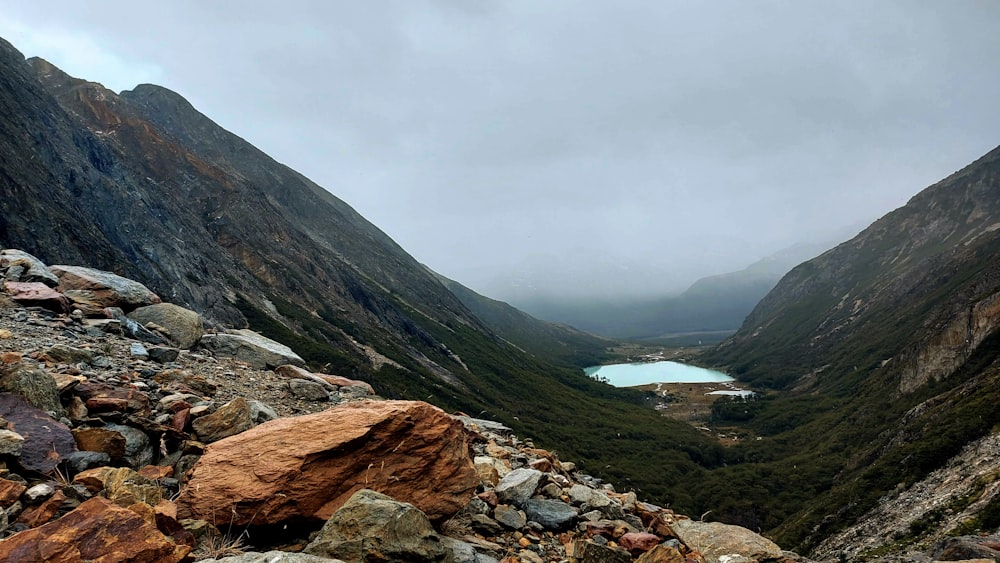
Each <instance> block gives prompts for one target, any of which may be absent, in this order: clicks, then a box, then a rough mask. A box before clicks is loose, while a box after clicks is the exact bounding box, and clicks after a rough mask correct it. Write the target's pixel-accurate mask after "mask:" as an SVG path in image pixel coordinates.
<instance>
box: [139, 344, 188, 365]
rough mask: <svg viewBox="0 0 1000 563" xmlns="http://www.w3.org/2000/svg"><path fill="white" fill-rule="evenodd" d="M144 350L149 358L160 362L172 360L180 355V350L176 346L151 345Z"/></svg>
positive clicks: (164, 362)
mask: <svg viewBox="0 0 1000 563" xmlns="http://www.w3.org/2000/svg"><path fill="white" fill-rule="evenodd" d="M146 351H147V352H148V353H149V359H151V360H153V361H154V362H159V363H161V364H166V363H168V362H172V361H174V360H176V359H177V356H180V355H181V351H180V350H178V349H177V348H167V347H164V346H152V347H150V348H149V349H148V350H146Z"/></svg>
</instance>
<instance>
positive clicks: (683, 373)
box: [583, 362, 733, 387]
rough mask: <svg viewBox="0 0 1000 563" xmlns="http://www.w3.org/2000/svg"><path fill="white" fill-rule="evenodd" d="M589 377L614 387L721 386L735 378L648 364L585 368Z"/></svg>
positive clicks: (669, 364) (681, 366) (694, 368)
mask: <svg viewBox="0 0 1000 563" xmlns="http://www.w3.org/2000/svg"><path fill="white" fill-rule="evenodd" d="M583 371H584V373H586V374H587V375H589V376H590V377H598V376H600V378H601V379H607V380H608V383H610V384H611V385H614V386H615V387H634V386H636V385H646V384H648V383H721V382H723V381H733V378H732V377H729V376H728V375H726V374H724V373H722V372H721V371H715V370H711V369H705V368H700V367H697V366H689V365H687V364H680V363H677V362H646V363H641V364H611V365H607V366H591V367H589V368H584V370H583Z"/></svg>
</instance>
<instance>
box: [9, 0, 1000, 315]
mask: <svg viewBox="0 0 1000 563" xmlns="http://www.w3.org/2000/svg"><path fill="white" fill-rule="evenodd" d="M141 4H142V3H139V2H117V1H115V2H111V1H104V2H101V1H95V2H75V1H66V2H55V1H42V0H36V1H33V2H30V3H29V2H20V3H15V5H8V6H5V9H4V13H3V14H0V36H3V37H4V38H5V39H7V40H8V41H10V42H12V43H13V44H14V45H15V46H16V47H17V48H19V49H20V50H21V51H22V52H24V53H25V55H26V56H41V57H43V58H46V59H48V60H49V61H51V62H52V63H54V64H56V65H57V66H59V67H61V68H62V69H63V70H66V71H67V72H69V73H70V74H73V75H76V76H79V77H82V78H87V79H89V80H94V81H97V82H101V83H103V84H105V85H106V86H108V87H109V88H112V89H114V90H116V91H121V90H123V89H130V88H132V87H134V86H135V85H136V84H138V83H142V82H153V83H157V84H160V85H163V86H165V87H167V88H170V89H172V90H175V91H177V92H179V93H180V94H182V95H183V96H185V97H186V98H188V100H189V101H191V102H192V103H193V104H194V105H195V107H197V108H198V109H199V110H200V111H202V112H203V113H205V114H206V115H208V116H209V117H211V118H212V119H214V120H215V121H217V122H218V123H220V124H221V125H222V126H224V127H226V128H227V129H229V130H231V131H233V132H235V133H237V134H239V135H240V136H242V137H244V138H245V139H247V140H248V141H250V142H251V143H253V144H255V145H257V146H258V147H259V148H261V149H262V150H264V151H265V152H267V153H268V154H270V155H271V156H273V157H275V158H276V159H277V160H279V161H281V162H283V163H285V164H287V165H289V166H291V167H292V168H294V169H296V170H298V171H300V172H302V173H303V174H305V175H306V176H308V177H310V178H311V179H313V180H314V181H316V182H317V183H319V184H320V185H322V186H324V187H326V188H327V189H329V190H330V191H331V192H333V193H334V194H336V195H337V196H338V197H340V198H342V199H344V200H345V201H347V202H348V203H349V204H351V205H352V206H354V207H355V208H356V209H357V210H358V211H359V212H361V213H362V214H363V215H364V216H366V217H367V218H368V219H369V220H371V221H372V222H373V223H375V224H376V225H378V226H379V227H380V228H382V229H383V230H384V231H386V232H387V233H388V234H389V235H390V236H392V237H393V238H394V239H395V240H396V241H397V242H398V243H399V244H400V245H402V246H403V247H404V248H405V249H407V250H408V251H409V252H410V253H411V254H412V255H413V256H414V257H416V258H417V259H418V260H420V261H421V262H423V263H425V264H427V265H428V266H430V267H431V268H433V269H435V270H437V271H439V272H440V273H442V274H444V275H447V276H449V277H452V278H454V279H456V280H458V281H460V282H462V283H464V284H466V285H469V286H470V287H472V288H474V289H476V290H478V291H480V292H483V293H485V294H487V295H490V296H492V297H497V298H509V297H511V296H514V295H517V294H521V293H523V292H524V291H533V292H537V293H549V294H553V295H560V296H570V295H572V296H581V295H594V296H598V295H601V296H608V295H623V294H657V293H670V292H675V291H677V290H678V289H680V288H683V287H684V286H685V285H687V284H689V283H690V282H692V281H694V280H695V279H696V278H698V277H700V276H704V275H710V274H716V273H722V272H726V271H732V270H738V269H741V268H743V267H745V266H746V265H748V264H750V263H752V262H754V261H756V260H757V259H759V258H761V257H763V256H765V255H768V254H771V253H773V252H775V251H778V250H780V249H782V248H784V247H788V246H791V245H793V244H795V243H800V242H809V241H816V240H826V239H827V238H829V237H830V236H831V234H832V233H836V232H842V229H843V228H844V226H846V225H858V224H865V223H867V222H870V221H871V220H873V219H875V218H877V217H878V216H880V215H882V214H884V213H886V212H888V211H890V210H892V209H893V208H895V207H898V206H900V205H902V204H904V203H905V202H906V200H907V199H908V198H909V197H911V196H912V195H914V194H916V193H917V192H918V191H920V190H921V189H923V188H924V187H926V186H928V185H930V184H932V183H934V182H936V181H937V180H939V179H942V178H943V177H945V176H947V175H948V174H950V173H952V172H953V171H955V170H957V169H959V168H961V167H962V166H964V165H966V164H968V163H969V162H971V161H973V160H974V159H976V158H978V157H979V156H981V155H982V154H983V153H985V152H987V151H988V150H990V149H992V148H993V147H995V146H996V145H997V144H1000V112H998V111H996V100H998V99H1000V66H998V65H997V61H998V60H1000V33H997V32H996V30H997V23H998V22H1000V3H996V2H977V1H964V2H947V3H945V2H930V1H906V2H895V1H882V2H869V1H860V0H858V1H849V2H836V3H833V2H777V1H773V2H768V1H762V2H744V1H740V0H732V1H721V2H713V3H710V4H709V3H693V2H627V1H626V2H614V3H611V2H570V1H553V2H534V1H504V2H466V1H459V0H455V1H440V2H418V1H410V0H400V1H372V2H329V3H327V2H298V1H284V2H260V1H248V2H196V1H172V2H163V3H158V5H155V6H142V5H141Z"/></svg>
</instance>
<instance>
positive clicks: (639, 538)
mask: <svg viewBox="0 0 1000 563" xmlns="http://www.w3.org/2000/svg"><path fill="white" fill-rule="evenodd" d="M659 543H660V536H657V535H656V534H650V533H647V532H629V533H627V534H624V535H623V536H622V537H620V538H618V545H620V546H622V548H623V549H627V550H628V551H629V552H631V553H632V554H633V555H638V554H640V553H645V552H647V551H649V550H651V549H653V548H654V547H656V546H657V545H658V544H659Z"/></svg>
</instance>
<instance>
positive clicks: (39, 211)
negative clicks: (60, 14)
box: [0, 41, 721, 509]
mask: <svg viewBox="0 0 1000 563" xmlns="http://www.w3.org/2000/svg"><path fill="white" fill-rule="evenodd" d="M0 116H2V117H0V151H2V152H0V154H2V155H3V159H2V160H0V193H2V197H0V246H3V247H6V248H19V249H22V250H24V251H27V252H29V253H31V254H33V255H35V256H37V257H38V258H40V259H41V260H42V261H44V262H45V263H48V264H87V265H88V266H92V267H95V268H99V269H103V270H108V271H112V272H115V273H117V274H120V275H124V276H125V277H128V278H131V279H135V280H138V281H140V282H142V283H144V284H145V285H147V286H148V287H149V288H150V289H152V290H153V291H155V292H156V293H157V294H159V295H160V296H162V298H163V299H164V300H167V301H169V302H172V303H176V304H178V305H183V306H185V307H187V308H190V309H193V310H195V311H198V312H199V313H201V314H202V315H203V316H205V317H206V318H208V319H209V320H210V321H211V322H212V323H215V324H216V325H218V326H235V327H247V326H248V327H249V328H252V329H254V330H257V331H258V332H261V333H263V334H264V335H265V336H268V337H270V338H273V339H275V340H278V341H280V342H282V343H284V344H286V345H288V346H290V347H291V348H292V349H293V350H294V351H295V352H297V353H298V354H299V355H300V356H301V357H302V358H304V359H305V360H306V362H308V364H309V365H310V366H311V367H313V368H314V369H315V370H317V371H322V372H324V373H334V374H337V375H343V376H346V377H350V378H352V379H360V380H363V381H366V382H368V383H370V384H371V385H372V386H374V388H375V390H376V391H377V392H378V393H379V394H380V395H382V396H385V397H388V398H411V399H420V400H426V401H428V402H431V403H434V404H435V405H438V406H441V407H443V408H445V409H448V410H451V411H455V410H461V411H464V412H467V413H470V414H472V415H476V416H480V417H484V418H491V419H494V420H498V421H500V422H503V423H505V424H507V425H508V426H511V427H512V428H514V429H515V430H516V431H517V432H519V433H520V435H522V436H525V437H529V436H530V437H532V438H534V439H535V440H537V442H538V443H539V445H544V446H547V447H549V448H552V449H558V450H559V451H560V453H563V454H565V455H569V456H572V457H574V458H575V459H576V460H578V461H579V462H580V463H581V465H582V466H583V467H584V468H585V469H586V470H588V471H591V472H592V473H594V474H597V475H599V476H605V477H608V478H612V479H615V480H617V481H618V482H622V483H630V485H629V486H631V487H633V488H636V489H642V490H644V491H645V494H646V495H647V497H648V498H651V499H654V500H657V501H658V502H668V499H671V502H672V503H673V506H675V507H677V508H678V509H682V508H683V507H685V506H688V505H689V504H690V503H689V502H688V501H690V499H691V496H690V494H689V493H688V492H687V491H686V488H685V487H684V486H683V485H682V479H681V477H682V476H683V475H695V474H698V473H699V472H701V471H703V470H704V468H705V467H711V466H713V465H714V464H717V463H718V462H719V459H720V455H719V454H720V451H721V450H720V448H719V446H718V445H717V444H715V443H713V442H712V441H711V440H709V439H707V438H705V437H703V436H701V435H700V434H699V433H698V432H697V431H696V430H694V429H693V428H691V427H690V426H688V425H685V424H681V423H673V422H671V421H666V422H665V421H663V420H662V419H661V418H660V417H659V416H658V415H657V413H656V412H654V411H653V410H652V409H650V408H648V406H647V401H648V397H647V396H646V395H645V394H643V393H640V392H637V391H632V390H625V389H615V388H613V387H610V386H608V385H605V384H601V383H598V382H596V381H594V380H591V379H590V378H588V377H586V376H585V375H584V374H583V372H582V370H581V369H579V368H580V367H582V366H574V367H572V368H571V367H567V365H568V363H567V362H565V361H560V362H559V363H558V364H557V363H554V362H553V361H551V360H550V359H549V358H546V357H543V356H542V355H541V352H542V350H535V351H534V352H535V353H527V352H525V350H529V349H530V347H529V346H528V343H527V342H525V341H521V342H522V344H521V345H515V344H511V342H515V341H517V340H518V339H517V338H516V337H515V336H513V332H510V331H516V330H520V329H516V328H510V329H507V328H504V329H502V330H504V331H507V332H505V334H508V335H509V338H508V339H507V340H505V339H504V338H503V337H501V336H500V335H499V334H498V332H495V331H494V330H493V329H491V328H490V327H488V326H487V324H486V323H484V322H483V321H482V320H481V319H480V318H479V317H478V316H477V315H476V314H475V313H473V311H471V310H470V309H469V307H467V306H466V305H465V304H463V303H462V301H461V300H459V298H457V297H456V296H455V295H454V294H453V293H452V292H450V291H449V290H448V289H447V288H446V287H445V285H444V284H442V283H441V282H440V281H439V280H438V279H437V278H436V277H435V276H434V275H433V274H431V273H430V272H429V271H428V270H427V269H426V268H424V267H423V266H422V265H421V264H420V263H419V262H417V261H416V260H415V259H414V258H413V257H411V256H410V255H409V254H407V253H406V252H405V251H404V250H403V249H402V248H400V247H399V245H397V244H396V243H395V242H393V241H392V240H391V239H390V238H389V237H388V236H386V235H385V234H384V233H383V232H382V231H380V230H379V229H378V228H376V227H375V226H374V225H372V224H370V223H369V222H368V221H366V220H365V219H364V218H363V217H361V216H360V215H359V214H357V213H356V212H355V211H354V210H353V209H351V208H350V206H348V205H347V204H346V203H344V202H343V201H341V200H339V199H337V198H336V197H334V196H333V195H332V194H330V193H329V192H328V191H326V190H325V189H323V188H321V187H320V186H317V185H316V184H314V183H313V182H311V181H309V180H308V179H307V178H305V177H303V176H302V175H300V174H298V173H297V172H295V171H294V170H291V169H290V168H288V167H286V166H284V165H282V164H280V163H278V162H275V161H274V160H273V159H271V158H270V157H268V156H267V155H265V154H264V153H262V152H260V151H259V150H257V149H256V148H254V147H253V146H252V145H250V144H249V143H247V142H246V141H244V140H243V139H241V138H239V137H238V136H236V135H234V134H233V133H230V132H228V131H226V130H224V129H222V128H221V127H219V126H218V125H216V124H215V123H213V122H212V121H211V120H210V119H209V118H208V117H206V116H205V115H203V114H201V113H200V112H198V111H197V110H196V109H194V108H193V107H192V106H191V105H190V104H189V103H188V102H187V101H185V100H184V99H183V98H182V97H181V96H179V95H178V94H176V93H174V92H171V91H170V90H167V89H165V88H162V87H159V86H153V85H141V86H138V87H136V88H135V89H133V90H131V91H124V92H122V93H121V94H116V93H114V92H112V91H110V90H108V89H106V88H104V87H102V86H101V85H100V84H96V83H93V82H87V81H84V80H80V79H77V78H73V77H70V76H68V75H66V74H65V73H63V72H62V71H61V70H59V69H58V68H56V67H54V66H53V65H51V64H49V63H48V62H46V61H44V60H41V59H28V60H25V59H24V57H23V55H21V53H19V52H18V51H17V50H16V49H14V48H13V47H12V46H11V45H9V44H8V43H6V42H2V41H0ZM516 322H520V320H519V319H517V318H515V317H511V321H510V322H509V323H508V326H509V327H514V326H515V324H516ZM511 323H513V324H511ZM530 330H534V329H530ZM524 331H525V334H528V333H529V332H528V331H529V329H527V328H526V329H524ZM574 338H577V339H578V340H579V341H581V342H582V341H583V340H586V337H582V336H579V335H575V336H574ZM588 346H590V344H588ZM650 444H657V447H656V448H655V449H651V448H650Z"/></svg>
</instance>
